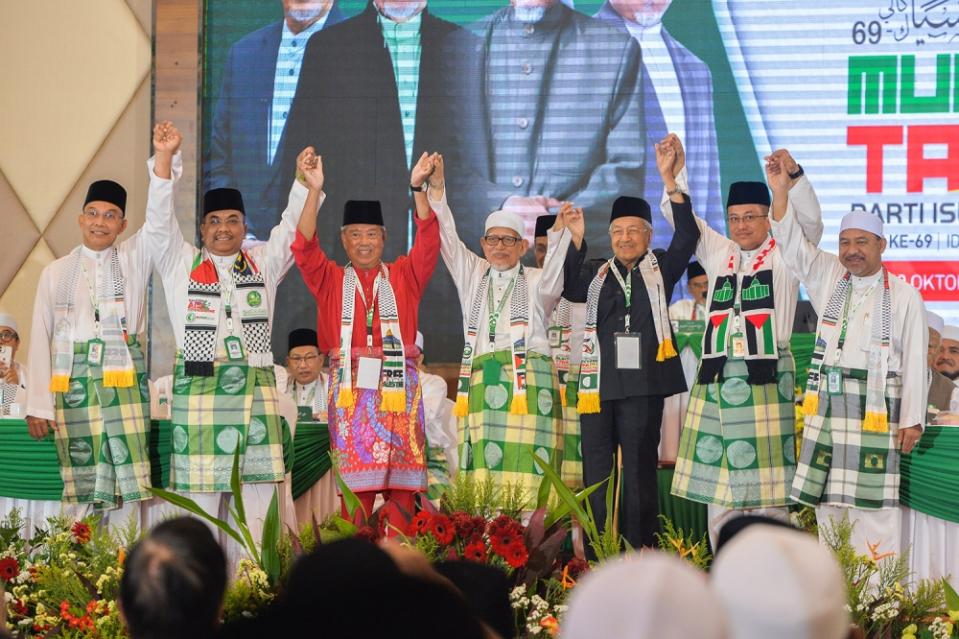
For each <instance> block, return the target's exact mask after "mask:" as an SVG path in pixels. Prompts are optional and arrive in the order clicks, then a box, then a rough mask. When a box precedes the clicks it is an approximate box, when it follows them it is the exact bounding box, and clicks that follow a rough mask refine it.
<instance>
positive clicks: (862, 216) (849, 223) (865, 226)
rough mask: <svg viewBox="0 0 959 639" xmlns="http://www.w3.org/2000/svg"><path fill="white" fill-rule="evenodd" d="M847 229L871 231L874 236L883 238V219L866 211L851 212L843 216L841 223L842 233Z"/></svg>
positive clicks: (840, 230)
mask: <svg viewBox="0 0 959 639" xmlns="http://www.w3.org/2000/svg"><path fill="white" fill-rule="evenodd" d="M847 229H859V230H860V231H869V232H870V233H872V234H873V235H878V236H879V237H882V218H881V217H879V216H878V215H873V214H872V213H866V212H865V211H851V212H849V213H846V214H845V215H843V216H842V222H840V223H839V232H840V233H842V232H843V231H845V230H847Z"/></svg>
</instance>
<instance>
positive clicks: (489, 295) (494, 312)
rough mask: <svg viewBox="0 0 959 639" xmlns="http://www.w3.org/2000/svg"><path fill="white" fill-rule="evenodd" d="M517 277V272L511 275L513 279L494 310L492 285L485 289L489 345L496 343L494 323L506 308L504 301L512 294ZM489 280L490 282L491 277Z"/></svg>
mask: <svg viewBox="0 0 959 639" xmlns="http://www.w3.org/2000/svg"><path fill="white" fill-rule="evenodd" d="M521 268H522V267H521ZM487 273H488V271H487ZM517 275H519V271H517V272H516V274H514V275H513V279H511V280H510V281H509V284H508V285H507V287H506V290H505V291H504V292H503V297H502V298H501V299H500V301H499V305H498V306H497V307H496V308H495V309H494V308H493V283H492V282H490V283H489V285H487V287H486V300H487V307H488V308H489V343H490V344H494V343H495V342H496V323H497V322H498V321H499V316H500V315H501V314H502V313H503V309H504V308H506V300H508V299H509V297H510V294H511V293H512V292H513V285H514V284H516V277H517ZM490 279H491V280H492V277H491V278H490Z"/></svg>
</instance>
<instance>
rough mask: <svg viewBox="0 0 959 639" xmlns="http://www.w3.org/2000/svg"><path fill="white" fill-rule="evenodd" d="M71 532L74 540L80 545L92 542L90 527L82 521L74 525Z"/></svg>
mask: <svg viewBox="0 0 959 639" xmlns="http://www.w3.org/2000/svg"><path fill="white" fill-rule="evenodd" d="M70 532H71V533H73V540H74V541H76V542H77V543H78V544H85V543H87V542H88V541H90V527H89V526H88V525H86V524H85V523H83V522H82V521H78V522H77V523H75V524H73V527H72V528H70Z"/></svg>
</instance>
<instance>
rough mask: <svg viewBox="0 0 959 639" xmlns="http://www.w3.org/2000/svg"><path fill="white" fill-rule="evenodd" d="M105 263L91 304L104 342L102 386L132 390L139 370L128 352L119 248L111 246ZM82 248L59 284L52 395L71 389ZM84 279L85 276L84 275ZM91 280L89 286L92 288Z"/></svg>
mask: <svg viewBox="0 0 959 639" xmlns="http://www.w3.org/2000/svg"><path fill="white" fill-rule="evenodd" d="M109 250H110V255H109V257H108V258H107V259H106V260H105V266H106V269H107V270H106V272H105V273H104V274H102V276H101V277H100V278H99V280H98V281H97V282H96V283H95V284H94V286H95V288H96V291H95V292H93V291H91V297H93V296H94V295H95V296H96V299H91V300H90V303H91V305H92V306H93V307H94V309H95V311H94V312H95V313H98V314H99V321H97V322H96V324H97V325H98V328H99V335H95V336H94V337H97V338H99V339H102V340H103V385H104V386H112V387H115V388H129V387H130V386H133V385H134V384H136V369H135V368H134V366H133V359H132V358H131V357H130V351H129V350H128V349H127V343H126V339H127V334H126V332H127V330H126V329H127V326H126V322H127V320H126V308H125V306H124V303H123V294H124V291H125V289H126V280H125V279H124V278H123V273H122V271H121V269H120V258H119V255H118V252H117V248H116V247H115V246H114V247H111V248H110V249H109ZM82 251H83V248H82V247H80V246H78V247H77V248H75V249H74V250H73V252H72V253H71V259H70V266H69V268H68V269H67V272H66V275H65V276H64V277H63V278H62V279H61V280H60V282H59V283H58V285H57V297H56V302H55V303H56V309H55V318H56V319H55V320H54V328H53V353H52V361H51V363H52V369H53V373H52V375H51V376H50V392H52V393H66V392H67V391H68V390H69V388H70V374H71V371H72V370H73V340H72V339H71V337H70V336H71V334H72V332H73V302H74V299H75V296H76V290H77V284H78V283H79V280H80V277H81V275H80V273H81V271H84V266H83V263H82V260H83V253H82ZM83 277H86V275H85V274H84V276H83ZM89 285H90V282H89V281H88V282H87V284H86V286H89Z"/></svg>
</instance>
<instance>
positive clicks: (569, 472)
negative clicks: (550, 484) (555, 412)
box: [560, 364, 583, 489]
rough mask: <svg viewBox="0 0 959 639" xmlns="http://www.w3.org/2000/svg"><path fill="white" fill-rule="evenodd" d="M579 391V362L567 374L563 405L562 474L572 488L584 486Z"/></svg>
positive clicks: (565, 482) (564, 481)
mask: <svg viewBox="0 0 959 639" xmlns="http://www.w3.org/2000/svg"><path fill="white" fill-rule="evenodd" d="M578 391H579V364H570V366H569V373H567V375H566V405H565V406H563V465H562V467H561V472H560V476H561V477H562V478H563V483H564V484H566V485H567V486H569V487H570V488H577V489H578V488H582V487H583V445H582V438H581V436H580V426H579V411H578V410H576V401H577V399H578Z"/></svg>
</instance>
